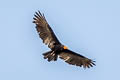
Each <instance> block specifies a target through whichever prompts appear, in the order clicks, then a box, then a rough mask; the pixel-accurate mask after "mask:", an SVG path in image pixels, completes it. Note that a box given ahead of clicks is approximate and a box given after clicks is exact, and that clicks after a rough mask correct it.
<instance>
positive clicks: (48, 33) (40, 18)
mask: <svg viewBox="0 0 120 80" xmlns="http://www.w3.org/2000/svg"><path fill="white" fill-rule="evenodd" d="M34 16H35V17H34V18H33V19H34V21H33V23H35V24H36V29H37V32H38V34H39V36H40V38H41V39H42V40H43V43H45V44H46V45H48V47H49V48H51V49H53V48H54V46H55V45H56V44H60V42H59V40H58V39H57V37H56V36H55V34H54V32H53V30H52V29H51V27H50V25H49V24H48V22H47V20H46V19H45V16H44V14H41V13H40V11H38V12H36V14H35V15H34Z"/></svg>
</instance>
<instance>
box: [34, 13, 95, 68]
mask: <svg viewBox="0 0 120 80" xmlns="http://www.w3.org/2000/svg"><path fill="white" fill-rule="evenodd" d="M33 19H34V21H33V23H35V24H36V29H37V32H38V34H39V36H40V38H41V39H42V40H43V43H45V44H46V45H48V47H49V48H50V49H51V51H48V52H46V53H44V54H43V55H44V59H47V60H48V61H56V60H57V58H58V56H59V58H61V59H63V60H64V61H65V62H67V63H69V64H71V65H76V66H80V67H81V66H83V67H84V68H86V67H87V68H89V67H93V65H95V64H94V61H92V60H91V59H88V58H86V57H84V56H82V55H80V54H78V53H75V52H73V51H71V50H69V49H68V48H67V47H66V46H64V45H63V44H61V43H60V42H59V40H58V39H57V37H56V36H55V34H54V32H53V30H52V29H51V27H50V25H49V24H48V22H47V20H46V19H45V16H44V14H41V13H40V11H38V12H36V13H35V15H34V18H33Z"/></svg>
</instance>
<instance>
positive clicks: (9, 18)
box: [0, 0, 120, 80]
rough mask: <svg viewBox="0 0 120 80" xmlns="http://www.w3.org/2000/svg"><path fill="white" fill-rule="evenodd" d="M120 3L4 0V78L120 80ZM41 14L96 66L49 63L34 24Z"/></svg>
mask: <svg viewBox="0 0 120 80" xmlns="http://www.w3.org/2000/svg"><path fill="white" fill-rule="evenodd" d="M119 3H120V1H119V0H59V1H58V0H19V1H17V0H9V1H8V0H1V1H0V49H1V50H0V80H119V79H120V76H119V74H120V69H119V68H120V62H119V61H120V4H119ZM37 10H40V11H41V12H43V13H44V14H45V16H46V19H47V21H48V22H49V24H50V26H51V27H52V29H53V30H54V32H55V34H56V35H57V37H58V38H59V40H60V41H61V42H62V43H63V44H65V45H66V46H68V47H69V49H71V50H73V51H76V52H78V53H80V54H82V55H84V56H87V57H88V58H91V59H93V60H95V61H96V66H95V67H93V68H90V69H83V68H80V67H75V66H71V65H68V64H66V63H65V62H64V61H62V60H60V59H58V61H57V62H50V63H49V62H47V61H46V60H44V59H43V56H42V53H44V52H46V51H48V50H49V49H48V48H47V46H45V45H44V44H43V43H42V40H41V39H40V38H39V36H38V34H37V32H36V29H35V25H34V24H33V23H32V20H33V15H34V13H35V11H37Z"/></svg>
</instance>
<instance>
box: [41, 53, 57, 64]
mask: <svg viewBox="0 0 120 80" xmlns="http://www.w3.org/2000/svg"><path fill="white" fill-rule="evenodd" d="M43 56H44V59H48V61H49V62H50V61H52V60H54V61H57V57H58V55H57V54H55V53H54V52H53V51H48V52H46V53H44V54H43Z"/></svg>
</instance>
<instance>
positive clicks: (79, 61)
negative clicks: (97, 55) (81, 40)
mask: <svg viewBox="0 0 120 80" xmlns="http://www.w3.org/2000/svg"><path fill="white" fill-rule="evenodd" d="M59 57H60V58H61V59H63V60H64V61H65V62H67V63H69V64H71V65H76V66H80V67H82V66H83V67H84V68H90V67H93V65H95V64H94V62H95V61H92V60H91V59H88V58H86V57H84V56H82V55H80V54H77V53H75V52H73V51H70V50H68V49H66V50H64V51H63V52H61V53H60V54H59Z"/></svg>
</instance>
